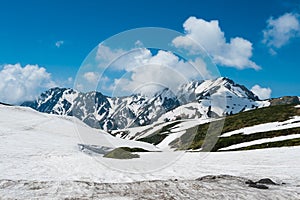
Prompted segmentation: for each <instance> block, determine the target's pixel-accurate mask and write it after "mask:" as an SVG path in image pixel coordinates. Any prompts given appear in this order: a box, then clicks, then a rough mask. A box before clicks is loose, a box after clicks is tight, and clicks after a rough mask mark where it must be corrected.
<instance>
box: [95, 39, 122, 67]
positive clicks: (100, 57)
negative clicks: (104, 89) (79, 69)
mask: <svg viewBox="0 0 300 200" xmlns="http://www.w3.org/2000/svg"><path fill="white" fill-rule="evenodd" d="M124 53H125V51H124V50H122V49H115V50H111V49H110V48H109V47H107V46H105V45H103V44H99V45H98V48H97V53H96V60H97V61H98V62H99V67H100V68H105V67H107V65H109V64H110V62H112V61H114V60H115V59H117V58H119V57H120V56H121V55H122V54H124Z"/></svg>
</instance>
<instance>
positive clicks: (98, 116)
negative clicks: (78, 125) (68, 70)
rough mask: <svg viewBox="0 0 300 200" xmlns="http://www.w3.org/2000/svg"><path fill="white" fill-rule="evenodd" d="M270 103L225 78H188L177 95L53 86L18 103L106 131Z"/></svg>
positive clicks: (226, 112) (204, 117)
mask: <svg viewBox="0 0 300 200" xmlns="http://www.w3.org/2000/svg"><path fill="white" fill-rule="evenodd" d="M269 105H270V101H268V100H260V99H259V98H258V97H257V96H256V95H255V94H253V93H252V92H251V91H250V90H248V89H247V88H246V87H245V86H243V85H239V84H236V83H235V82H234V81H232V80H230V79H228V78H224V77H221V78H217V79H214V80H205V81H191V82H189V83H187V84H183V85H181V86H180V87H179V89H178V91H177V92H176V94H174V92H173V91H171V90H170V89H168V88H164V89H162V90H161V91H159V92H157V93H156V94H155V95H153V96H150V97H149V96H145V95H141V94H132V95H130V96H124V97H109V96H106V95H103V94H102V93H100V92H97V91H92V92H87V93H83V92H79V91H76V90H74V89H70V88H57V87H56V88H52V89H49V90H47V91H45V92H43V93H42V94H41V95H40V96H39V97H38V98H37V99H36V100H34V101H27V102H24V103H22V104H21V106H26V107H31V108H33V109H35V110H37V111H40V112H45V113H51V114H57V115H68V116H75V117H77V118H79V119H80V120H82V121H83V122H85V123H86V124H88V125H89V126H91V127H94V128H99V129H103V130H105V131H111V130H116V129H124V128H129V127H136V126H144V125H149V124H152V123H153V122H156V121H170V120H174V119H178V118H185V119H189V118H202V119H207V118H210V117H221V116H227V115H232V114H235V113H239V112H241V111H245V110H251V109H255V108H260V107H266V106H269Z"/></svg>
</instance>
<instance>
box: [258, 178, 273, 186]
mask: <svg viewBox="0 0 300 200" xmlns="http://www.w3.org/2000/svg"><path fill="white" fill-rule="evenodd" d="M256 183H261V184H267V185H278V184H276V183H275V182H274V181H272V180H271V179H269V178H263V179H260V180H259V181H257V182H256Z"/></svg>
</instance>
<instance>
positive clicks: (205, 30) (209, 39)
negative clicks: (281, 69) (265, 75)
mask: <svg viewBox="0 0 300 200" xmlns="http://www.w3.org/2000/svg"><path fill="white" fill-rule="evenodd" d="M183 27H184V30H185V36H179V37H176V38H175V39H174V40H173V41H172V43H173V45H174V46H175V47H178V48H184V49H186V50H188V51H189V52H190V53H192V54H194V53H196V52H197V51H199V46H198V45H201V46H202V47H203V48H204V49H205V50H206V51H207V52H208V53H209V54H210V55H211V56H212V58H213V60H214V61H215V62H216V63H217V64H220V65H222V66H228V67H235V68H237V69H245V68H253V69H256V70H258V69H260V66H258V65H257V64H256V63H255V62H253V61H252V60H251V57H252V50H253V47H252V43H251V42H250V41H248V40H246V39H243V38H241V37H235V38H231V39H230V40H229V42H227V41H226V38H225V34H224V32H223V31H222V30H221V28H220V26H219V21H218V20H212V21H205V20H203V19H197V18H196V17H190V18H188V19H187V20H186V21H185V22H184V24H183Z"/></svg>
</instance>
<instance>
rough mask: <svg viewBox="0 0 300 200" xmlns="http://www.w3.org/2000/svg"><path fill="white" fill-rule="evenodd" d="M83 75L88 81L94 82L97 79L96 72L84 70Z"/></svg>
mask: <svg viewBox="0 0 300 200" xmlns="http://www.w3.org/2000/svg"><path fill="white" fill-rule="evenodd" d="M83 77H84V78H85V79H86V80H87V81H88V82H90V83H95V82H97V81H98V78H99V75H98V74H97V73H96V72H86V73H84V75H83Z"/></svg>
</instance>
